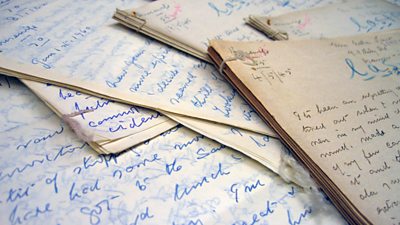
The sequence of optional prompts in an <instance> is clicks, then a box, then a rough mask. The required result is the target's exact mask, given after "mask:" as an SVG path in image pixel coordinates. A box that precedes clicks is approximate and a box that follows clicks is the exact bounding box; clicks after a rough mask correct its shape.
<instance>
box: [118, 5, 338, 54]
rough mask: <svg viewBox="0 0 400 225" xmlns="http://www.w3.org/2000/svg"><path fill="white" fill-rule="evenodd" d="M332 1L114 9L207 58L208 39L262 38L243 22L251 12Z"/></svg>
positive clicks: (122, 18) (132, 23) (136, 25)
mask: <svg viewBox="0 0 400 225" xmlns="http://www.w3.org/2000/svg"><path fill="white" fill-rule="evenodd" d="M331 2H342V1H339V0H322V1H321V0H312V1H302V0H294V1H258V0H250V1H226V0H213V1H185V0H159V1H155V2H152V3H150V4H146V5H143V6H142V7H139V8H134V9H129V10H117V11H116V13H115V14H114V18H115V19H116V20H118V21H119V22H121V23H122V24H124V25H125V26H128V27H130V28H133V29H134V30H136V31H138V32H141V33H144V34H146V35H148V36H151V37H153V38H155V39H157V40H159V41H161V42H164V43H166V44H168V45H171V46H173V47H174V48H177V49H180V50H182V51H184V52H186V53H188V54H190V55H193V56H195V57H198V58H200V59H203V60H206V61H210V59H209V57H208V55H207V46H208V41H209V40H211V39H227V40H237V41H245V40H247V41H249V40H264V39H265V37H263V35H261V34H260V33H259V32H256V31H254V30H252V29H250V28H249V27H248V26H246V24H245V22H244V21H243V18H245V17H247V16H248V15H250V14H260V15H278V14H282V13H287V12H290V11H293V10H299V9H306V8H310V7H316V6H322V5H326V4H329V3H331Z"/></svg>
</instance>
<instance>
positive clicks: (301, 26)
mask: <svg viewBox="0 0 400 225" xmlns="http://www.w3.org/2000/svg"><path fill="white" fill-rule="evenodd" d="M310 23H311V18H310V17H309V16H308V15H305V16H304V20H303V22H301V21H300V23H299V25H298V26H297V28H298V29H300V30H303V29H304V28H305V27H306V26H307V25H309V24H310Z"/></svg>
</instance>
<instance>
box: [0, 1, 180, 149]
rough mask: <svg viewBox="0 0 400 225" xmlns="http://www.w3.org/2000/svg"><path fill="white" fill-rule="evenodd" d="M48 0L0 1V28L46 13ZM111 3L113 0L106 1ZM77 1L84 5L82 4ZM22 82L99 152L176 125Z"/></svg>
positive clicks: (66, 4) (150, 113)
mask: <svg viewBox="0 0 400 225" xmlns="http://www.w3.org/2000/svg"><path fill="white" fill-rule="evenodd" d="M51 2H52V1H44V0H41V1H35V2H32V1H18V2H8V3H4V4H1V5H0V10H1V11H2V12H4V14H2V16H1V17H0V19H1V22H0V26H1V28H2V30H7V29H10V28H11V27H13V26H14V22H15V21H18V20H21V19H22V18H25V19H28V20H29V18H31V17H37V16H42V15H44V14H46V10H48V9H49V8H50V9H51V8H52V6H51ZM58 2H59V3H58V4H60V3H62V5H60V7H61V6H62V8H65V7H67V8H68V7H69V5H72V4H77V2H75V1H58ZM111 2H115V1H110V2H109V3H111ZM122 3H124V4H136V5H140V3H144V1H137V0H136V1H130V2H115V3H114V4H117V5H121V4H122ZM79 4H80V5H81V6H84V5H83V4H82V3H79ZM86 4H87V3H86ZM102 4H104V2H103V3H102ZM124 4H122V5H124ZM98 6H100V4H99V3H98V4H97V7H96V5H93V7H96V8H97V9H98V14H97V15H101V14H102V13H103V14H109V13H111V12H112V9H107V8H106V7H104V9H102V10H101V9H99V8H98ZM107 12H108V13H107ZM35 41H36V42H35ZM42 41H43V40H42V37H37V38H36V39H34V42H32V43H30V45H31V46H34V47H37V46H36V45H38V44H37V43H40V42H42ZM5 43H6V42H5ZM5 43H1V45H3V44H5ZM24 83H25V84H26V85H27V86H28V87H29V88H30V89H32V90H33V91H34V92H35V93H36V94H37V95H38V96H39V97H40V98H41V99H42V100H43V101H44V102H45V103H46V104H48V105H49V106H50V108H52V109H53V110H54V111H55V112H56V113H57V114H58V115H59V116H60V117H63V119H64V120H65V121H66V122H68V123H69V125H70V126H71V127H73V129H74V130H75V132H76V133H77V134H78V135H79V137H81V138H82V139H83V140H85V141H87V142H88V143H89V144H90V145H91V146H92V147H93V148H94V149H95V150H96V151H98V152H99V153H106V154H107V153H117V152H120V151H123V150H126V149H128V148H129V147H132V146H134V145H137V144H139V143H141V142H143V141H146V140H147V139H149V138H152V137H154V136H157V135H159V134H160V133H162V132H164V131H166V130H169V129H171V128H172V127H174V126H176V123H175V122H174V121H172V120H170V119H168V118H167V117H165V116H162V115H161V114H160V113H158V112H154V111H152V110H146V109H143V108H140V107H134V106H129V105H123V104H119V103H115V102H114V101H110V100H106V99H99V98H96V97H93V96H89V95H86V94H83V93H80V92H79V91H71V90H68V89H64V88H60V87H55V86H52V85H44V84H41V83H36V82H32V81H24ZM122 126H124V128H123V129H122V128H120V127H122Z"/></svg>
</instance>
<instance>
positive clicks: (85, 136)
mask: <svg viewBox="0 0 400 225" xmlns="http://www.w3.org/2000/svg"><path fill="white" fill-rule="evenodd" d="M88 112H93V110H80V111H76V112H72V113H70V114H63V115H62V116H61V119H62V121H63V122H64V123H66V124H67V125H68V126H69V127H70V128H71V129H72V130H73V131H74V132H75V134H76V135H77V136H78V137H79V138H80V139H82V140H83V141H85V142H87V143H89V142H93V141H94V134H93V133H87V132H85V130H84V129H83V128H82V126H81V125H80V124H79V122H77V121H75V120H74V119H73V117H75V116H78V115H80V114H83V113H88Z"/></svg>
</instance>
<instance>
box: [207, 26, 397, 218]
mask: <svg viewBox="0 0 400 225" xmlns="http://www.w3.org/2000/svg"><path fill="white" fill-rule="evenodd" d="M211 46H212V47H213V48H214V49H215V50H216V51H217V52H218V53H219V54H220V56H221V57H222V59H231V60H230V61H227V62H226V64H227V66H228V67H229V69H230V70H231V71H232V72H233V73H234V74H235V75H236V76H237V78H238V79H239V80H240V81H241V82H242V85H243V87H245V88H248V89H250V90H251V92H252V94H253V95H254V97H255V98H256V100H254V101H259V102H260V103H261V104H262V106H263V107H264V110H266V111H265V112H264V114H263V118H265V119H268V120H269V121H270V122H271V125H272V127H274V128H275V129H276V130H278V133H280V135H281V136H283V137H285V142H286V143H287V144H288V145H290V146H291V147H292V148H293V149H295V150H296V153H297V155H298V156H299V157H300V158H302V160H303V161H305V164H306V166H308V167H309V168H310V169H311V170H313V171H314V174H316V175H317V177H316V178H317V179H318V180H319V181H320V183H322V184H323V185H328V187H325V191H327V192H328V194H329V193H330V195H331V197H332V198H339V199H340V201H338V199H336V204H339V203H340V204H342V203H344V204H345V205H344V206H343V205H342V206H341V207H344V209H346V210H350V211H351V210H352V214H350V215H351V216H353V219H354V216H358V218H357V219H356V220H354V221H356V222H360V221H361V222H362V221H363V222H366V221H369V222H372V223H374V224H393V223H395V224H397V223H398V222H399V221H400V217H399V216H398V212H399V210H400V185H399V176H398V174H399V172H400V164H399V163H400V148H399V146H400V139H399V136H400V135H399V134H400V123H399V115H400V82H399V76H400V71H399V67H400V63H399V62H400V31H398V30H396V31H392V32H385V33H377V34H368V35H364V36H354V37H348V38H342V39H332V40H329V39H327V40H319V41H317V40H313V41H290V42H274V43H270V42H268V43H267V42H265V43H263V42H248V43H238V42H223V41H213V42H211ZM232 59H236V60H232ZM282 59H284V60H282ZM224 71H225V72H226V71H227V69H225V70H224ZM243 87H242V88H243ZM239 88H240V86H239ZM248 97H250V95H249V96H248ZM261 111H262V110H261ZM300 150H301V151H300ZM313 163H315V164H313ZM337 191H339V192H337ZM346 204H347V205H346ZM339 208H340V207H339ZM356 210H359V211H358V212H357V211H356ZM354 221H353V222H354Z"/></svg>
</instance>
